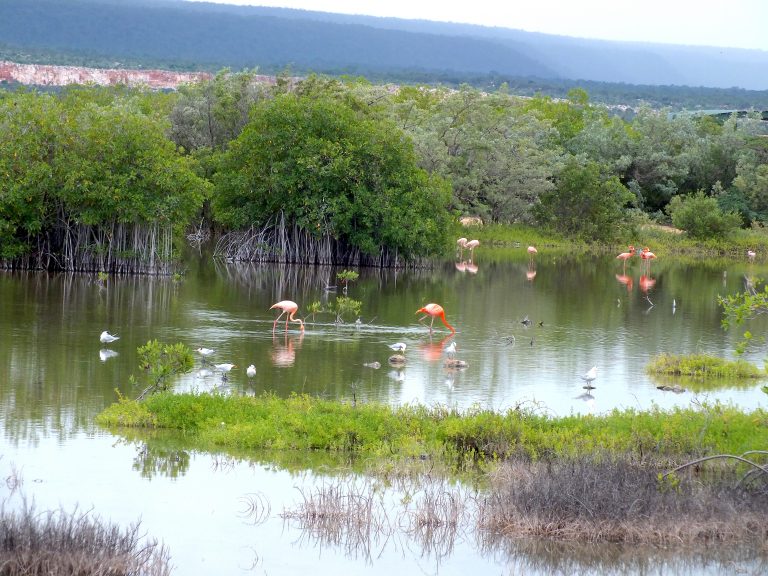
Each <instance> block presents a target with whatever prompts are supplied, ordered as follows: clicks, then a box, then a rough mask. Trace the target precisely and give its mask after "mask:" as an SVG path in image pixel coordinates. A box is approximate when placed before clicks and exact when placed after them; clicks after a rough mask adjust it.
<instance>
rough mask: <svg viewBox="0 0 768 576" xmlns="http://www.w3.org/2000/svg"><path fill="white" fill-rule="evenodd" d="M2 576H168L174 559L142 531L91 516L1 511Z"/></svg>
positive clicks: (24, 509)
mask: <svg viewBox="0 0 768 576" xmlns="http://www.w3.org/2000/svg"><path fill="white" fill-rule="evenodd" d="M0 526H2V537H1V538H0V576H22V575H24V576H26V575H28V574H105V575H106V574H114V575H116V576H168V575H169V574H170V573H171V566H170V556H169V553H168V552H167V551H166V549H165V547H164V546H162V545H160V544H158V542H157V541H155V540H147V539H146V538H144V537H143V536H142V534H141V533H140V532H139V526H138V524H136V525H131V526H129V527H128V528H126V529H122V528H120V527H119V526H117V525H114V524H108V523H105V522H103V521H101V520H99V519H98V518H94V517H93V516H92V515H91V514H90V513H88V512H84V513H81V512H78V511H77V510H75V511H74V512H72V513H67V512H65V511H63V510H55V511H49V512H43V513H40V512H37V511H36V510H35V508H34V505H31V504H27V503H26V502H25V503H24V505H23V507H22V508H21V509H20V510H16V511H9V510H6V509H5V505H4V504H3V506H2V508H0Z"/></svg>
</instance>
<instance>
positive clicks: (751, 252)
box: [747, 250, 757, 262]
mask: <svg viewBox="0 0 768 576" xmlns="http://www.w3.org/2000/svg"><path fill="white" fill-rule="evenodd" d="M755 256H757V252H755V251H754V250H747V258H749V261H750V262H754V261H755Z"/></svg>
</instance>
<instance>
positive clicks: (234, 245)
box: [214, 214, 432, 268]
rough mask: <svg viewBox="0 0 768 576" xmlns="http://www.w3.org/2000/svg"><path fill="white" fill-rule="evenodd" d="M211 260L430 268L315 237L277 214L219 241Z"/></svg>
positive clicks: (390, 254) (427, 264)
mask: <svg viewBox="0 0 768 576" xmlns="http://www.w3.org/2000/svg"><path fill="white" fill-rule="evenodd" d="M214 257H219V258H223V259H225V260H228V261H240V262H281V263H290V264H309V265H338V266H374V267H379V268H398V267H430V266H431V265H432V264H431V262H430V261H429V260H428V259H425V258H421V259H412V260H406V259H405V258H403V257H402V256H401V255H400V254H399V253H398V252H397V251H396V250H395V251H392V250H389V249H388V248H386V247H381V248H380V249H379V252H378V253H377V254H374V255H369V254H364V253H362V252H361V251H360V250H359V249H357V248H354V247H352V246H349V245H348V244H346V243H345V242H343V241H341V240H337V239H336V238H334V237H333V236H332V235H331V234H323V235H320V236H317V235H315V234H311V233H309V232H307V231H306V230H304V229H303V228H300V227H299V226H297V225H296V224H290V225H289V224H287V223H286V220H285V215H284V214H280V215H279V216H277V217H275V219H274V220H271V221H269V222H267V223H266V224H265V225H264V226H262V227H260V228H259V227H254V226H252V227H251V228H248V229H247V230H240V231H233V232H229V233H227V234H224V235H223V236H222V237H221V238H219V240H218V242H217V243H216V247H215V249H214Z"/></svg>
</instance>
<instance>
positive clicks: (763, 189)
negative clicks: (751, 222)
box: [733, 155, 768, 222]
mask: <svg viewBox="0 0 768 576" xmlns="http://www.w3.org/2000/svg"><path fill="white" fill-rule="evenodd" d="M736 172H737V176H736V178H734V180H733V191H734V193H735V194H738V196H739V197H741V198H743V199H744V202H745V203H746V205H747V206H748V207H749V211H750V215H751V216H752V217H753V218H752V219H759V220H762V221H763V222H768V164H760V163H756V162H755V159H754V156H752V155H745V156H743V157H742V159H741V160H740V161H739V164H738V166H737V168H736Z"/></svg>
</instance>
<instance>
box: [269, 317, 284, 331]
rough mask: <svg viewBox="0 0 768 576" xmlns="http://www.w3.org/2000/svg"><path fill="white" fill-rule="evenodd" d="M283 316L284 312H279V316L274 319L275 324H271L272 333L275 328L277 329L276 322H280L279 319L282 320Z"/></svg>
mask: <svg viewBox="0 0 768 576" xmlns="http://www.w3.org/2000/svg"><path fill="white" fill-rule="evenodd" d="M283 314H285V312H280V315H279V316H278V317H277V318H275V322H274V324H272V332H274V331H275V328H277V322H278V321H279V320H280V318H282V316H283Z"/></svg>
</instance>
